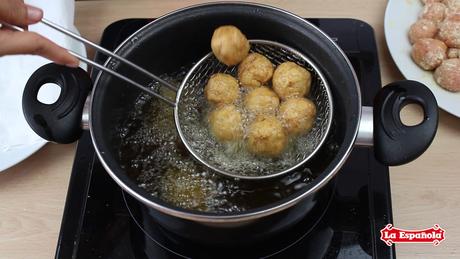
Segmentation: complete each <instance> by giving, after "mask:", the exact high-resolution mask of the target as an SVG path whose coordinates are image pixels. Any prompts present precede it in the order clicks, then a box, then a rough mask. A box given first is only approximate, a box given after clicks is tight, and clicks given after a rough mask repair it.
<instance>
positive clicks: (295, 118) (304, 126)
mask: <svg viewBox="0 0 460 259" xmlns="http://www.w3.org/2000/svg"><path fill="white" fill-rule="evenodd" d="M280 118H281V120H282V121H283V123H284V128H285V129H286V131H287V132H288V133H289V134H294V135H299V134H304V133H307V132H308V131H309V130H310V129H311V128H312V127H313V123H314V122H315V118H316V106H315V104H314V103H313V102H312V101H310V100H309V99H306V98H291V99H289V100H287V101H285V102H283V103H282V104H281V107H280Z"/></svg>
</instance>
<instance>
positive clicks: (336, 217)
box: [56, 19, 395, 259]
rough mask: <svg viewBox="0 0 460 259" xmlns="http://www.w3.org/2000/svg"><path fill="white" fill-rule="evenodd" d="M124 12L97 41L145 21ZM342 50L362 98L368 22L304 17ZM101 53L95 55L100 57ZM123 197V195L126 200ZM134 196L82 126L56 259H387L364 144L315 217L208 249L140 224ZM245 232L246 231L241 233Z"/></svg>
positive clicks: (369, 66) (387, 203)
mask: <svg viewBox="0 0 460 259" xmlns="http://www.w3.org/2000/svg"><path fill="white" fill-rule="evenodd" d="M149 21H150V20H148V19H129V20H122V21H118V22H115V23H113V24H111V25H110V26H109V27H107V28H106V30H105V31H104V34H103V35H102V40H101V45H103V46H104V47H106V48H108V49H114V48H115V47H116V46H117V45H118V44H120V43H121V42H122V41H123V40H124V39H125V38H126V37H128V36H129V35H130V34H131V33H133V32H134V31H136V30H137V29H139V28H140V27H141V26H143V25H144V24H146V23H147V22H149ZM310 21H311V22H313V23H314V24H315V25H317V26H318V27H319V28H321V29H322V30H323V31H325V32H326V33H327V34H329V35H330V36H331V37H332V38H333V39H334V41H336V42H337V43H338V44H339V46H340V47H341V48H342V49H343V50H344V51H345V53H346V55H347V56H348V57H349V59H350V61H351V63H352V65H353V67H354V68H355V71H356V74H357V77H358V80H359V81H360V84H361V92H362V102H363V105H369V106H372V100H373V97H374V96H375V94H376V92H377V91H378V89H379V88H380V86H381V81H380V73H379V63H378V57H377V49H376V43H375V38H374V33H373V30H372V28H371V27H370V26H369V25H368V24H366V23H364V22H362V21H358V20H352V19H310ZM105 58H106V57H103V56H101V55H96V61H97V62H100V63H103V62H104V61H105ZM126 200H129V203H128V204H131V206H127V203H126V202H125V201H126ZM133 203H136V201H134V200H133V199H132V198H130V197H129V196H127V195H125V194H124V193H123V192H122V191H121V189H120V187H118V185H117V184H116V183H115V182H114V181H113V180H112V179H111V178H110V177H109V176H108V174H107V173H106V172H105V171H104V169H103V168H102V165H101V163H100V162H99V160H98V158H97V157H96V155H95V153H94V149H93V147H92V143H91V139H90V136H89V134H88V133H85V134H84V135H83V137H82V138H81V139H80V141H79V143H78V148H77V153H76V156H75V161H74V165H73V169H72V175H71V179H70V183H69V190H68V194H67V200H66V205H65V209H64V216H63V220H62V225H61V231H60V235H59V240H58V245H57V250H56V258H114V259H117V258H159V259H161V258H181V257H189V258H292V259H295V258H394V257H395V251H394V247H388V246H386V245H385V244H384V243H383V242H382V241H380V239H379V236H380V232H379V231H380V229H382V228H383V227H384V226H385V225H386V224H388V223H391V222H392V214H391V196H390V185H389V176H388V168H387V167H385V166H383V165H381V164H380V163H379V162H377V161H376V160H375V158H374V155H373V151H372V149H371V148H358V147H356V148H355V149H354V150H353V152H352V154H351V156H350V157H349V159H348V160H347V162H346V163H345V165H344V166H343V167H342V169H341V170H340V172H339V173H338V176H337V184H336V189H335V195H334V196H333V198H332V199H331V200H330V201H329V202H328V203H325V204H324V209H323V210H320V211H319V212H318V213H319V214H318V220H317V221H315V222H300V223H299V225H297V226H296V227H294V228H293V229H291V230H289V231H288V232H286V233H282V234H280V236H276V237H275V238H273V239H271V240H268V241H265V242H264V243H263V244H259V245H255V246H254V245H253V246H251V247H246V248H244V247H243V248H238V249H232V248H231V247H230V248H228V249H221V248H219V249H216V248H213V247H202V246H195V245H191V244H189V243H188V242H186V241H184V240H177V239H175V238H174V237H171V236H170V235H169V234H168V233H167V232H166V231H164V230H163V229H162V228H161V226H157V227H154V228H153V229H149V230H146V229H142V228H141V227H140V225H139V223H140V222H139V221H138V218H137V216H136V215H137V212H136V206H132V204H133ZM248 238H250V237H248Z"/></svg>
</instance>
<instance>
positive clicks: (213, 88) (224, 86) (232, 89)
mask: <svg viewBox="0 0 460 259" xmlns="http://www.w3.org/2000/svg"><path fill="white" fill-rule="evenodd" d="M204 94H205V96H206V99H207V100H208V102H210V103H212V104H214V105H218V104H230V103H234V102H235V101H236V100H237V99H238V97H239V94H240V87H239V85H238V80H236V78H234V77H233V76H231V75H227V74H222V73H217V74H214V75H212V76H211V78H210V79H209V80H208V83H207V84H206V87H205V88H204Z"/></svg>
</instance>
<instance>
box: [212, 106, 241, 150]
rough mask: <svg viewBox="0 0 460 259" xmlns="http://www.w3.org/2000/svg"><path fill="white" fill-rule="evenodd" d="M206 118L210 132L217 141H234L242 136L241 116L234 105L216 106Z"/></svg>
mask: <svg viewBox="0 0 460 259" xmlns="http://www.w3.org/2000/svg"><path fill="white" fill-rule="evenodd" d="M208 119H209V126H210V128H211V132H212V134H213V135H214V136H215V137H216V139H217V140H218V141H220V142H228V141H235V140H239V139H241V138H242V137H243V118H242V116H241V113H240V112H239V111H238V110H237V109H236V106H235V105H232V104H228V105H223V106H219V107H217V108H216V109H215V110H213V111H212V112H211V113H210V115H209V118H208Z"/></svg>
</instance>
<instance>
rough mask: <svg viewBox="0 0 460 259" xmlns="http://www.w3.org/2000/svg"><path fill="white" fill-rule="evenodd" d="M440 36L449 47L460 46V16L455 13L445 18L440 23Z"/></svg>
mask: <svg viewBox="0 0 460 259" xmlns="http://www.w3.org/2000/svg"><path fill="white" fill-rule="evenodd" d="M438 37H439V39H440V40H442V41H444V42H445V43H446V45H447V46H448V47H451V48H460V17H459V16H458V15H453V16H449V17H448V18H447V19H446V20H444V21H443V22H442V23H441V24H440V25H439V34H438Z"/></svg>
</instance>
